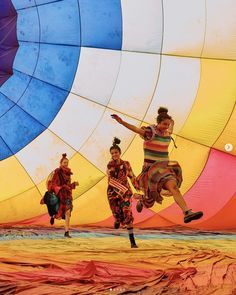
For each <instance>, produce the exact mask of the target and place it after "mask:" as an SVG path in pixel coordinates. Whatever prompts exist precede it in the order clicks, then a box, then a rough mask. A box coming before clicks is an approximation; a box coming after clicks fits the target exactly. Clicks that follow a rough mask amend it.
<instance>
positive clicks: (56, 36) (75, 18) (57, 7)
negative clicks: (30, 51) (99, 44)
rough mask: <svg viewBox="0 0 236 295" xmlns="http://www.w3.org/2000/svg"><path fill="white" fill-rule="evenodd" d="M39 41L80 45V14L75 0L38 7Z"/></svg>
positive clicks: (65, 0)
mask: <svg viewBox="0 0 236 295" xmlns="http://www.w3.org/2000/svg"><path fill="white" fill-rule="evenodd" d="M38 11H39V18H40V24H41V42H45V43H55V44H67V45H77V46H80V15H79V7H78V2H77V0H64V1H60V2H54V3H51V4H48V5H41V6H39V7H38Z"/></svg>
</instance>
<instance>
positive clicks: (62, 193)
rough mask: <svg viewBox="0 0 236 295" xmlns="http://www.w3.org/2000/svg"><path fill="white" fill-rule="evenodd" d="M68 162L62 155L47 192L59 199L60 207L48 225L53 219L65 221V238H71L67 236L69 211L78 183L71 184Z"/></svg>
mask: <svg viewBox="0 0 236 295" xmlns="http://www.w3.org/2000/svg"><path fill="white" fill-rule="evenodd" d="M68 165H69V160H68V159H67V157H66V154H63V155H62V159H61V161H60V167H59V168H57V169H56V170H54V172H53V176H52V179H51V180H50V181H48V184H47V186H48V191H50V192H54V193H55V194H56V195H57V196H58V197H59V199H60V207H59V209H58V212H57V214H56V215H55V216H54V217H52V218H51V221H50V223H51V224H54V218H56V219H65V237H66V238H71V236H70V235H69V224H70V217H71V211H72V209H73V205H72V201H73V198H72V189H75V188H76V186H77V185H79V183H78V182H73V183H71V175H72V174H73V173H72V172H71V169H70V168H69V167H68Z"/></svg>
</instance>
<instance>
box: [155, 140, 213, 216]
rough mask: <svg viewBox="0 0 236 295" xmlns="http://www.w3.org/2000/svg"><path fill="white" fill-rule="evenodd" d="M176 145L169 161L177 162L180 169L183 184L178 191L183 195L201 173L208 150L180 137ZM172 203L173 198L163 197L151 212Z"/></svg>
mask: <svg viewBox="0 0 236 295" xmlns="http://www.w3.org/2000/svg"><path fill="white" fill-rule="evenodd" d="M176 145H177V147H178V148H177V149H173V150H172V152H171V154H170V160H176V161H178V162H179V164H180V166H181V168H182V173H183V183H182V185H181V189H180V190H181V192H182V194H185V193H186V192H187V191H188V190H189V189H190V188H191V187H192V186H193V185H194V183H195V182H196V181H197V179H198V177H199V176H200V174H201V172H202V171H203V169H204V167H205V164H206V162H207V159H208V154H209V151H210V148H208V147H206V146H203V145H201V144H196V143H194V142H192V141H190V140H186V139H184V138H181V137H177V139H176ZM173 202H174V199H173V197H165V198H164V201H163V203H162V205H159V204H155V205H154V207H152V210H154V211H156V212H158V211H160V210H163V209H164V208H166V207H168V206H170V205H171V204H172V203H173Z"/></svg>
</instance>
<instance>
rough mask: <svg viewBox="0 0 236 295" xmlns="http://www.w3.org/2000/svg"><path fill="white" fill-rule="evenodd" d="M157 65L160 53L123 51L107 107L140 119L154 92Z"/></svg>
mask: <svg viewBox="0 0 236 295" xmlns="http://www.w3.org/2000/svg"><path fill="white" fill-rule="evenodd" d="M159 66H160V55H157V54H145V53H135V52H123V53H122V59H121V67H120V73H119V76H118V80H117V83H116V87H115V90H114V93H113V96H112V98H111V100H110V103H109V107H111V108H113V109H117V110H118V111H120V112H121V113H125V114H128V115H130V116H133V117H135V118H137V119H141V120H142V119H143V116H144V114H145V112H146V110H147V108H148V106H149V103H150V101H151V99H152V96H153V93H154V89H155V85H156V82H157V77H158V72H159Z"/></svg>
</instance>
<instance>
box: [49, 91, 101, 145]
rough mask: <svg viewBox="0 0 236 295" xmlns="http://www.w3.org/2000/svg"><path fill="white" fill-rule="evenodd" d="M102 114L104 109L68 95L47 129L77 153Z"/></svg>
mask: <svg viewBox="0 0 236 295" xmlns="http://www.w3.org/2000/svg"><path fill="white" fill-rule="evenodd" d="M103 112H104V107H102V106H100V105H98V104H96V103H94V102H91V101H89V100H86V99H84V98H81V97H79V96H77V95H75V94H72V93H70V94H69V96H68V97H67V99H66V102H65V103H64V105H63V107H62V108H61V110H60V112H59V113H58V115H57V116H56V118H55V119H54V121H53V122H52V124H51V125H50V126H49V129H50V130H52V131H53V132H55V134H56V135H58V136H59V137H61V138H62V139H63V140H64V141H65V142H67V143H68V144H69V145H71V146H72V147H73V148H74V149H75V150H77V151H78V150H79V149H80V147H81V145H82V144H83V143H84V142H85V141H86V139H87V138H88V137H89V136H90V134H91V133H92V132H93V130H94V128H95V127H96V125H97V123H98V121H99V120H100V118H101V117H102V114H103Z"/></svg>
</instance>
